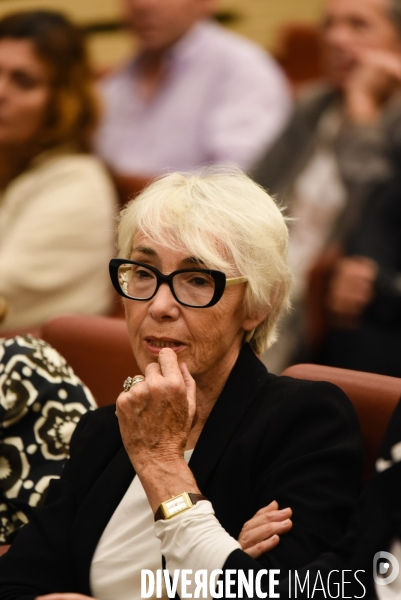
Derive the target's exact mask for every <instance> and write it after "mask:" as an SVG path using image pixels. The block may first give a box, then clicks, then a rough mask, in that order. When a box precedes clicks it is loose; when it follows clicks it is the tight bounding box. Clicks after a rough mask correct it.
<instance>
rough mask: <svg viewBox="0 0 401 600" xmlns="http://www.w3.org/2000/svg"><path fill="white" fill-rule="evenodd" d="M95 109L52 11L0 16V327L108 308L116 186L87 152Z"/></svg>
mask: <svg viewBox="0 0 401 600" xmlns="http://www.w3.org/2000/svg"><path fill="white" fill-rule="evenodd" d="M98 112H99V106H98V101H97V98H96V97H95V95H94V91H93V88H92V81H91V73H90V69H89V65H88V61H87V57H86V52H85V47H84V43H83V36H82V33H81V31H80V30H79V29H78V28H77V27H76V26H74V25H73V24H71V23H70V22H69V21H68V20H67V19H66V18H65V17H64V16H62V15H60V14H58V13H56V12H51V11H32V12H20V13H15V14H13V15H10V16H7V17H5V18H4V19H2V20H1V21H0V190H1V191H0V297H1V296H3V297H4V299H5V300H6V302H7V304H8V309H9V310H8V314H7V318H6V319H5V321H4V322H3V324H2V325H1V328H2V329H10V328H20V327H21V328H24V327H30V326H32V325H36V324H39V323H42V322H43V321H45V320H46V319H48V318H49V317H51V316H53V315H56V314H59V313H63V312H77V313H86V314H101V313H106V312H107V311H108V309H109V307H110V299H111V298H110V294H111V290H110V285H109V283H108V273H107V268H105V266H104V265H105V264H106V263H107V259H108V258H109V256H110V254H111V253H112V252H113V237H114V236H113V213H114V206H115V193H114V189H113V186H112V184H111V182H110V180H109V178H108V176H107V174H106V172H105V170H104V168H103V167H102V165H101V164H100V163H99V161H98V160H97V159H96V158H95V157H93V156H91V155H90V154H89V153H88V152H89V142H90V137H91V134H92V131H93V129H94V128H95V126H96V123H97V118H98Z"/></svg>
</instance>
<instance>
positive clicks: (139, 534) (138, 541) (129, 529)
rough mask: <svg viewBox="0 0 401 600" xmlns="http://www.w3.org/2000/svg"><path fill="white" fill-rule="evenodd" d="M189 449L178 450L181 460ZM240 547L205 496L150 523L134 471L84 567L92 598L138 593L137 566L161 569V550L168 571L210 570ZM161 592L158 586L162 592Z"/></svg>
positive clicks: (130, 598)
mask: <svg viewBox="0 0 401 600" xmlns="http://www.w3.org/2000/svg"><path fill="white" fill-rule="evenodd" d="M192 452H193V450H187V451H186V452H185V454H184V458H185V461H186V462H187V463H188V462H189V459H190V457H191V455H192ZM155 532H156V535H157V537H156V535H155ZM158 538H159V539H158ZM240 547H241V546H240V544H239V543H238V542H237V541H236V540H234V539H233V538H232V537H231V536H229V535H228V533H226V532H225V530H224V529H223V528H222V527H221V525H220V524H219V522H218V521H217V519H216V518H215V517H214V512H213V508H212V505H211V504H210V502H206V501H201V502H198V503H197V504H196V505H195V506H194V507H193V508H191V509H190V510H188V511H185V512H183V513H181V514H179V515H177V516H175V517H174V518H172V519H170V520H169V521H161V520H160V521H157V522H156V523H155V522H154V516H153V512H152V509H151V508H150V505H149V503H148V500H147V497H146V494H145V491H144V489H143V487H142V484H141V482H140V479H139V477H134V479H133V481H132V483H131V485H130V487H129V488H128V490H127V492H126V493H125V495H124V497H123V499H122V500H121V502H120V504H119V505H118V507H117V509H116V510H115V512H114V514H113V516H112V517H111V519H110V521H109V523H108V524H107V527H106V529H105V530H104V532H103V534H102V536H101V538H100V540H99V543H98V545H97V547H96V550H95V553H94V556H93V559H92V565H91V571H90V584H91V590H92V594H93V596H94V597H95V598H97V599H98V600H116V599H117V598H118V600H134V599H136V598H138V599H139V598H140V597H141V569H148V570H151V571H153V572H154V573H156V571H157V570H158V569H162V554H163V555H164V556H165V558H166V568H167V569H168V570H169V573H170V574H171V575H173V571H174V569H193V570H198V569H208V570H210V572H211V571H212V570H213V569H221V568H222V566H223V565H224V562H225V560H226V559H227V557H228V556H229V554H231V552H232V551H233V550H235V549H237V548H240ZM179 589H180V583H179ZM189 589H190V588H189V587H188V590H189ZM167 597H168V596H167V591H166V589H165V587H164V586H163V598H167ZM152 598H156V586H155V593H154V595H153V596H152Z"/></svg>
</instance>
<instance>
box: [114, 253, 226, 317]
mask: <svg viewBox="0 0 401 600" xmlns="http://www.w3.org/2000/svg"><path fill="white" fill-rule="evenodd" d="M118 280H119V282H120V286H121V289H122V290H123V292H124V294H126V295H127V296H129V297H130V298H132V299H134V300H148V299H149V298H151V297H152V296H153V294H154V293H155V290H156V287H157V277H156V275H155V273H153V272H152V271H150V270H148V269H146V268H145V267H142V266H140V265H133V264H123V265H120V267H119V270H118ZM172 285H173V289H174V292H175V295H176V296H177V298H178V300H179V301H180V302H183V303H184V304H188V305H189V306H196V307H200V306H206V305H207V304H209V302H210V301H211V300H212V298H213V295H214V292H215V281H214V279H213V277H212V276H211V275H209V274H207V273H202V272H199V271H186V272H184V273H177V274H176V275H174V277H173V280H172Z"/></svg>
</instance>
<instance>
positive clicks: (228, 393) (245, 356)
mask: <svg viewBox="0 0 401 600" xmlns="http://www.w3.org/2000/svg"><path fill="white" fill-rule="evenodd" d="M270 377H273V376H272V375H269V374H268V372H267V370H266V367H265V366H264V365H263V364H262V362H261V361H260V360H259V359H258V358H257V357H256V356H255V354H254V352H253V350H252V349H251V347H250V346H249V344H244V345H243V347H242V349H241V352H240V354H239V356H238V359H237V362H236V363H235V365H234V368H233V370H232V371H231V373H230V375H229V377H228V380H227V383H226V385H225V386H224V389H223V391H222V393H221V395H220V396H219V398H218V400H217V402H216V404H215V405H214V407H213V409H212V411H211V413H210V415H209V417H208V419H207V421H206V424H205V426H204V428H203V430H202V433H201V435H200V437H199V440H198V443H197V444H196V446H195V450H194V452H193V454H192V456H191V460H190V463H189V466H190V468H191V471H192V472H193V474H194V475H195V479H196V481H197V483H198V486H199V488H200V489H201V490H202V489H203V488H204V486H205V484H206V482H207V480H208V478H209V476H210V475H211V474H212V472H213V469H214V467H215V466H216V464H217V463H218V461H219V459H220V456H221V455H222V454H223V452H224V450H225V448H226V446H227V444H228V443H229V441H230V439H231V437H232V436H233V435H234V432H235V430H236V429H237V427H238V425H239V424H240V422H241V419H242V417H243V415H244V414H245V412H246V411H247V410H248V408H249V406H250V405H251V403H252V401H253V400H254V398H255V397H256V396H257V394H258V392H259V390H260V389H261V388H262V387H263V385H264V383H265V382H266V380H267V379H268V378H270Z"/></svg>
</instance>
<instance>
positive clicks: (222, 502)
mask: <svg viewBox="0 0 401 600" xmlns="http://www.w3.org/2000/svg"><path fill="white" fill-rule="evenodd" d="M114 410H115V408H114V407H113V406H110V407H106V408H102V409H98V410H97V411H95V412H92V413H88V414H87V415H85V416H84V417H83V419H82V420H81V422H80V423H79V425H78V427H77V429H76V432H75V434H74V437H73V440H72V444H71V459H70V461H69V462H68V463H67V465H66V467H65V469H64V472H63V475H62V477H61V479H60V480H58V481H55V482H54V483H53V484H52V485H51V487H50V491H49V495H48V502H47V506H46V507H44V508H42V509H38V510H37V511H36V513H35V516H34V519H33V521H32V522H31V523H30V524H29V525H27V526H25V527H24V528H23V529H22V530H21V532H20V533H19V534H18V536H17V538H16V540H15V542H14V544H13V545H12V547H11V549H10V550H9V552H8V553H7V554H6V555H5V556H4V557H3V558H2V559H1V560H0V600H11V599H13V600H16V599H20V600H22V599H23V600H28V599H29V600H33V598H34V597H35V596H36V595H38V594H44V593H51V592H55V591H57V592H79V593H82V594H87V595H91V590H90V585H89V572H90V564H91V559H92V556H93V554H94V551H95V548H96V545H97V543H98V541H99V538H100V536H101V534H102V532H103V530H104V529H105V527H106V525H107V523H108V521H109V520H110V518H111V516H112V514H113V512H114V511H115V509H116V508H117V506H118V504H119V502H120V501H121V499H122V497H123V495H124V493H125V492H126V490H127V488H128V486H129V485H130V483H131V481H132V478H133V477H134V475H135V473H134V470H133V467H132V465H131V463H130V461H129V458H128V455H127V453H126V452H125V449H124V447H123V445H122V442H121V437H120V432H119V428H118V423H117V419H116V416H115V414H114ZM361 455H362V452H361V440H360V433H359V425H358V422H357V418H356V416H355V413H354V410H353V407H352V406H351V404H350V402H349V400H348V399H347V397H346V396H345V395H344V394H343V392H342V391H340V390H339V389H338V388H336V387H335V386H333V385H332V384H329V383H324V382H323V383H322V382H308V381H301V380H295V379H291V378H289V377H276V376H275V375H270V374H268V372H267V371H266V368H265V367H264V365H263V364H262V363H261V362H260V361H259V359H258V358H257V357H256V356H255V355H254V353H253V351H252V350H251V348H250V347H249V345H248V344H245V345H244V347H243V349H242V350H241V352H240V355H239V358H238V360H237V362H236V364H235V366H234V368H233V370H232V372H231V374H230V376H229V378H228V380H227V383H226V385H225V387H224V389H223V391H222V393H221V395H220V397H219V399H218V400H217V402H216V404H215V406H214V408H213V410H212V412H211V414H210V416H209V418H208V420H207V422H206V424H205V426H204V429H203V431H202V433H201V436H200V438H199V440H198V443H197V445H196V448H195V450H194V452H193V455H192V457H191V461H190V463H189V466H190V468H191V470H192V471H193V473H194V475H195V477H196V480H197V482H198V485H199V488H200V490H201V491H202V493H203V494H204V495H205V496H207V497H208V498H209V499H210V501H211V502H212V504H213V507H214V510H215V513H216V517H217V518H218V520H219V521H220V523H221V524H222V525H223V527H224V528H225V529H226V530H227V531H228V532H229V533H230V534H231V535H232V536H233V537H235V538H237V537H238V535H239V533H240V531H241V528H242V526H243V524H244V523H245V521H247V520H248V519H250V518H251V517H252V515H253V514H254V513H255V512H256V511H257V510H258V509H260V508H261V507H263V506H266V505H267V504H269V503H270V502H271V501H273V500H277V502H278V503H279V505H280V506H281V507H282V508H284V507H286V506H291V508H292V509H293V521H294V527H293V529H292V531H291V532H290V533H288V534H287V535H285V536H283V537H282V540H281V542H280V544H279V545H278V546H277V548H275V549H274V550H273V551H271V552H269V553H267V554H265V555H264V556H262V557H261V558H260V559H259V561H254V560H253V559H250V558H249V557H248V555H246V554H245V553H243V552H242V551H240V550H236V551H234V552H233V553H232V554H231V555H230V556H229V558H228V559H227V561H226V563H225V565H224V567H225V568H238V565H241V564H242V565H243V568H244V569H248V568H253V569H258V568H261V567H263V568H270V567H271V568H279V569H295V568H298V567H301V566H302V565H305V564H307V563H308V562H309V561H311V560H313V559H314V558H316V556H317V555H319V554H320V553H321V552H323V551H325V550H328V549H329V548H331V546H332V544H333V543H334V542H335V541H336V540H338V539H339V538H340V537H341V535H342V534H343V532H344V530H345V528H346V525H347V521H348V518H349V515H350V512H351V510H352V507H353V504H354V500H355V498H356V495H357V491H358V486H359V475H360V469H361V463H362V459H361V458H362V457H361ZM250 565H251V566H250ZM167 568H168V565H167Z"/></svg>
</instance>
